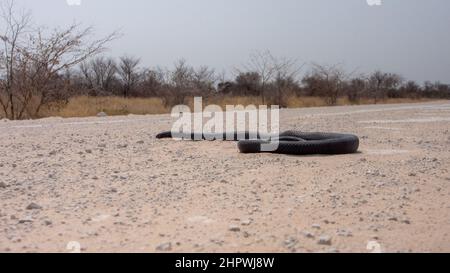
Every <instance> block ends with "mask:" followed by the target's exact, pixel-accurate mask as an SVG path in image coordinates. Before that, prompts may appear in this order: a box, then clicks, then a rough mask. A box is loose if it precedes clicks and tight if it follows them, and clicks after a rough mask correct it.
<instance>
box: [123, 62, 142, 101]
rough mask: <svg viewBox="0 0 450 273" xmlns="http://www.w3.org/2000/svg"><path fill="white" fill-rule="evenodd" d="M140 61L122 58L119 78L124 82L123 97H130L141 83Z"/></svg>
mask: <svg viewBox="0 0 450 273" xmlns="http://www.w3.org/2000/svg"><path fill="white" fill-rule="evenodd" d="M140 62H141V60H140V59H138V58H134V57H129V56H123V57H121V58H120V64H119V71H118V72H119V76H120V79H121V81H122V90H123V96H124V97H128V96H129V95H130V93H131V92H132V91H133V90H134V88H135V87H136V86H137V84H138V81H139V75H140V73H139V67H138V66H139V63H140Z"/></svg>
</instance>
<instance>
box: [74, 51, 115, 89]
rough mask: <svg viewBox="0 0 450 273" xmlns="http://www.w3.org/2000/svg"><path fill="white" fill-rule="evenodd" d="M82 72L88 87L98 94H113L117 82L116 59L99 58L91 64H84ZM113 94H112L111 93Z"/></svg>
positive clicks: (81, 66)
mask: <svg viewBox="0 0 450 273" xmlns="http://www.w3.org/2000/svg"><path fill="white" fill-rule="evenodd" d="M80 71H81V73H82V74H83V76H84V79H85V81H86V83H87V87H88V88H89V89H91V90H93V91H94V93H95V94H96V95H98V93H107V92H111V91H112V90H113V89H114V86H113V85H114V81H115V80H116V73H117V65H116V62H115V61H114V59H112V58H105V57H98V58H95V59H94V60H91V61H90V62H83V63H81V65H80ZM111 93H112V92H111Z"/></svg>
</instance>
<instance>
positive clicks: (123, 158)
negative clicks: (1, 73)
mask: <svg viewBox="0 0 450 273" xmlns="http://www.w3.org/2000/svg"><path fill="white" fill-rule="evenodd" d="M281 120H282V129H298V130H303V131H334V132H348V133H355V134H357V135H359V136H360V138H361V146H360V151H361V152H360V153H358V154H353V155H342V156H306V157H296V156H286V155H274V154H239V153H238V150H237V147H236V143H233V142H228V143H227V142H177V141H172V140H156V139H155V138H154V135H155V134H156V133H158V132H160V131H163V130H167V129H170V128H171V124H172V120H171V118H170V117H169V116H164V115H162V116H127V117H106V118H98V117H94V118H85V119H60V118H50V119H44V120H38V121H17V122H12V121H0V252H69V251H71V250H75V251H76V250H77V247H78V246H80V247H81V251H84V252H155V251H173V252H266V251H271V252H272V251H273V252H370V251H373V250H375V251H378V250H381V251H385V252H411V251H412V252H449V251H450V173H449V170H450V134H449V130H450V102H449V101H440V102H434V103H424V104H403V105H377V106H349V107H333V108H310V109H290V110H283V111H282V113H281ZM69 242H71V243H70V244H69ZM78 243H79V245H78ZM68 244H69V245H68ZM67 247H69V249H68V248H67Z"/></svg>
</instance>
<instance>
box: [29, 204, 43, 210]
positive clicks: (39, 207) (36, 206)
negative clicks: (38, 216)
mask: <svg viewBox="0 0 450 273" xmlns="http://www.w3.org/2000/svg"><path fill="white" fill-rule="evenodd" d="M35 209H42V207H41V206H39V205H38V204H36V203H31V204H29V205H28V206H27V210H35Z"/></svg>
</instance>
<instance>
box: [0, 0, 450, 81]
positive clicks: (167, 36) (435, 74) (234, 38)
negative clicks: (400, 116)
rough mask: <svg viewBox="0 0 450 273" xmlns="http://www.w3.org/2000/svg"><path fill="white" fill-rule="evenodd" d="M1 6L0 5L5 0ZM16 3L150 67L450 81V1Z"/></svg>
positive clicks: (52, 0) (46, 0)
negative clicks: (87, 31)
mask: <svg viewBox="0 0 450 273" xmlns="http://www.w3.org/2000/svg"><path fill="white" fill-rule="evenodd" d="M1 1H3V0H1ZM81 1H82V4H81V5H80V6H69V5H68V4H67V2H66V0H38V1H36V0H18V1H17V2H18V3H19V4H20V5H22V6H24V7H26V8H28V9H30V10H31V11H32V12H33V15H34V20H35V21H36V22H37V23H39V24H45V25H47V26H50V27H53V26H56V25H66V24H69V23H72V22H73V21H76V22H80V23H83V24H86V25H94V26H96V28H97V30H98V33H99V34H105V33H107V32H110V31H113V30H115V29H120V31H121V32H122V33H123V34H124V36H123V37H122V38H121V39H120V40H118V41H115V42H114V43H112V44H111V46H110V47H111V50H110V52H109V53H108V54H111V55H114V56H118V55H121V54H125V53H127V54H128V55H134V56H138V57H141V58H142V61H143V64H144V65H146V66H156V65H163V66H171V65H172V64H173V63H174V62H175V60H177V59H179V58H181V57H183V58H185V59H186V60H188V62H189V63H191V64H193V65H195V66H198V65H204V64H205V65H209V66H212V67H214V68H216V69H217V70H219V71H221V70H222V69H226V70H231V69H232V68H233V67H237V66H239V65H240V64H243V63H245V61H246V60H247V59H248V55H249V54H250V53H251V52H254V51H255V50H266V49H267V50H270V51H271V52H272V53H273V54H274V55H276V56H280V57H281V56H284V57H292V58H297V59H299V60H300V61H301V62H307V63H308V62H318V63H324V64H334V63H343V64H344V65H345V67H346V68H347V69H348V70H354V69H358V71H360V72H370V71H373V70H375V69H382V70H384V71H389V72H397V73H400V74H402V75H404V76H405V77H406V78H409V79H414V80H418V81H424V80H433V81H434V80H440V81H444V82H447V83H450V1H449V0H384V1H383V4H382V5H381V6H369V5H368V4H367V2H366V0H128V1H126V0H81Z"/></svg>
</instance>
